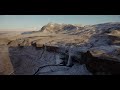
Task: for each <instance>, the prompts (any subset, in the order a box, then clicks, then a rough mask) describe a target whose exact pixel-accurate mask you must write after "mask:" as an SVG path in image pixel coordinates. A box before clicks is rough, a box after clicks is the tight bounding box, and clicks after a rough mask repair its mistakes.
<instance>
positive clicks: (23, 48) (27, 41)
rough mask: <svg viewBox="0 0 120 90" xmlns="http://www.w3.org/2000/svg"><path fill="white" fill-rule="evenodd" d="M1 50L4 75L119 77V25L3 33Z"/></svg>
mask: <svg viewBox="0 0 120 90" xmlns="http://www.w3.org/2000/svg"><path fill="white" fill-rule="evenodd" d="M0 49H1V50H0V74H1V75H113V74H120V64H119V63H120V22H114V23H113V22H109V23H102V24H96V25H86V26H81V25H72V24H57V23H48V24H47V25H45V26H43V27H42V28H41V29H40V30H38V31H29V32H9V33H7V32H0ZM88 52H89V53H88Z"/></svg>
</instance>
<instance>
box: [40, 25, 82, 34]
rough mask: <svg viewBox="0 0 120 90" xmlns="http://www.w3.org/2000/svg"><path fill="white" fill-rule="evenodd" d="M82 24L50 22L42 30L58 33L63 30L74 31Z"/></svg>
mask: <svg viewBox="0 0 120 90" xmlns="http://www.w3.org/2000/svg"><path fill="white" fill-rule="evenodd" d="M79 28H80V26H78V25H72V24H57V23H48V24H47V25H45V26H43V27H42V28H41V30H40V31H41V32H50V33H58V32H62V31H73V30H77V29H79Z"/></svg>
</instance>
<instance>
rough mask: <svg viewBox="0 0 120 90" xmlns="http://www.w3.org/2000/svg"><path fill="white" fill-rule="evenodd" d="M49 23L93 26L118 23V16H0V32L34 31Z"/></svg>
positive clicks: (119, 17)
mask: <svg viewBox="0 0 120 90" xmlns="http://www.w3.org/2000/svg"><path fill="white" fill-rule="evenodd" d="M49 22H54V23H65V24H82V25H93V24H99V23H106V22H120V15H0V31H31V30H33V31H34V30H39V29H40V28H41V27H42V26H44V25H46V24H47V23H49Z"/></svg>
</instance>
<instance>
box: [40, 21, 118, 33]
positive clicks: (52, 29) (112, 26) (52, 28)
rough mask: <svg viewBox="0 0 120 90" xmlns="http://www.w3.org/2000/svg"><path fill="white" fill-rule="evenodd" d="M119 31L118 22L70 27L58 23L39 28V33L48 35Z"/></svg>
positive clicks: (69, 25)
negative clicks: (86, 31) (85, 31)
mask: <svg viewBox="0 0 120 90" xmlns="http://www.w3.org/2000/svg"><path fill="white" fill-rule="evenodd" d="M116 29H120V22H109V23H102V24H96V25H86V26H84V27H83V26H81V25H80V26H79V25H72V24H58V23H48V24H47V25H45V26H43V27H42V28H41V30H40V31H41V32H49V33H58V32H62V31H67V32H74V33H75V31H76V30H77V31H81V30H91V31H92V30H95V31H96V32H97V33H104V32H109V31H111V30H116Z"/></svg>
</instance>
